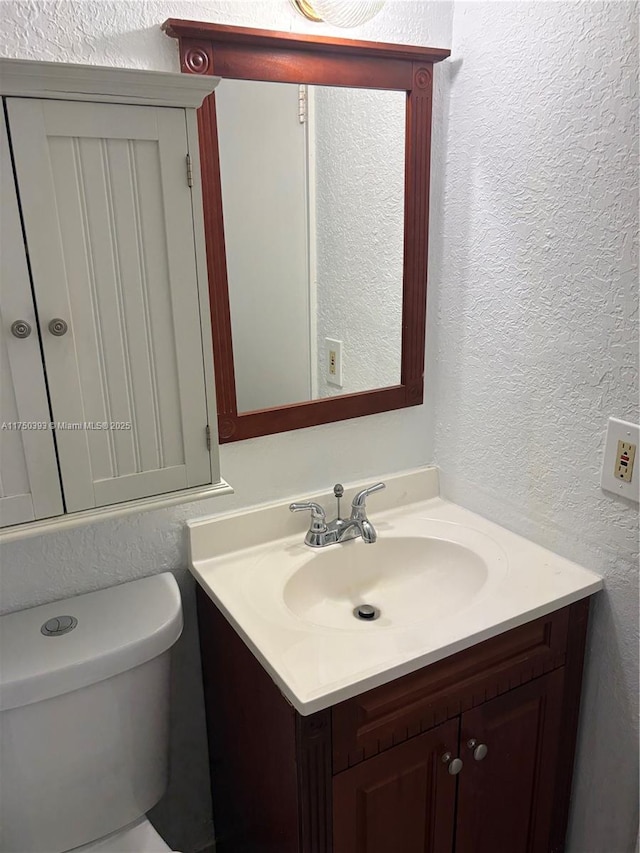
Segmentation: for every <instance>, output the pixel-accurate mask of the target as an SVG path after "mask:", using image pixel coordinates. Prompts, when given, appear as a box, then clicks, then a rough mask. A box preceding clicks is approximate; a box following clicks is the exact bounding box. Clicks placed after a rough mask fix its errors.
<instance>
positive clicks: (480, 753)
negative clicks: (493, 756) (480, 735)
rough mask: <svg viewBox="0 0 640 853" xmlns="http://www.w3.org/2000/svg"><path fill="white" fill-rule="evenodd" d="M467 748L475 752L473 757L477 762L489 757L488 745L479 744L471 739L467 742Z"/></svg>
mask: <svg viewBox="0 0 640 853" xmlns="http://www.w3.org/2000/svg"><path fill="white" fill-rule="evenodd" d="M467 746H468V747H469V749H471V750H473V757H474V758H475V760H476V761H482V759H483V758H486V757H487V753H488V752H489V747H488V746H487V745H486V743H478V741H477V740H476V739H475V738H471V740H469V741H467Z"/></svg>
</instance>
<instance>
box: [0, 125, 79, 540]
mask: <svg viewBox="0 0 640 853" xmlns="http://www.w3.org/2000/svg"><path fill="white" fill-rule="evenodd" d="M18 320H20V321H23V322H24V323H26V324H28V326H29V327H30V329H31V331H30V333H29V334H28V336H27V337H25V338H19V337H15V336H14V334H13V333H12V331H11V326H12V324H13V323H14V322H15V321H18ZM50 420H51V415H50V412H49V404H48V401H47V391H46V388H45V381H44V372H43V368H42V356H41V354H40V344H39V342H38V327H37V323H36V315H35V311H34V307H33V298H32V295H31V284H30V282H29V271H28V268H27V258H26V253H25V249H24V242H23V239H22V228H21V225H20V216H19V213H18V202H17V198H16V189H15V183H14V179H13V170H12V168H11V158H10V155H9V144H8V140H7V130H6V127H5V123H4V116H1V117H0V422H1V423H0V527H6V526H8V525H11V524H20V523H21V522H23V521H34V520H35V519H37V518H47V517H49V516H53V515H60V514H61V513H62V512H63V511H64V508H63V505H62V494H61V491H60V480H59V477H58V466H57V462H56V454H55V447H54V442H53V434H52V432H51V429H50Z"/></svg>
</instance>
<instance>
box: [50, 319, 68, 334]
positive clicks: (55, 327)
mask: <svg viewBox="0 0 640 853" xmlns="http://www.w3.org/2000/svg"><path fill="white" fill-rule="evenodd" d="M68 328H69V327H68V326H67V324H66V323H65V321H64V320H61V319H60V317H55V318H54V319H53V320H51V322H50V323H49V331H50V332H51V334H52V335H55V336H56V338H61V337H62V336H63V335H66V333H67V329H68Z"/></svg>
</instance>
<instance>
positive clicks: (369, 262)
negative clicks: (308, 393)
mask: <svg viewBox="0 0 640 853" xmlns="http://www.w3.org/2000/svg"><path fill="white" fill-rule="evenodd" d="M314 100H315V116H316V121H315V129H316V133H315V151H316V168H317V181H316V216H317V228H316V250H317V266H318V271H317V281H318V293H317V304H318V310H317V335H318V396H319V397H329V396H335V395H337V394H350V393H354V392H356V391H368V390H370V389H371V388H385V387H388V386H390V385H397V384H398V383H399V382H400V361H401V345H402V341H401V332H402V260H403V258H402V255H403V247H404V153H405V146H404V142H405V113H406V95H405V93H404V92H383V91H368V90H366V89H336V88H331V87H328V86H319V87H315V95H314ZM325 338H333V339H334V340H339V341H342V342H343V349H342V379H343V387H342V388H340V387H337V386H336V385H332V384H328V383H327V381H326V376H327V363H326V352H325Z"/></svg>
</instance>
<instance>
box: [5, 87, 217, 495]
mask: <svg viewBox="0 0 640 853" xmlns="http://www.w3.org/2000/svg"><path fill="white" fill-rule="evenodd" d="M7 109H8V115H9V125H10V129H11V136H12V140H13V148H14V161H15V168H16V174H17V178H18V188H19V194H20V201H21V204H22V210H23V215H24V223H25V236H26V241H27V247H28V251H29V256H30V260H31V268H32V273H33V287H34V292H35V296H36V303H37V308H38V314H39V317H40V323H41V331H42V344H43V350H44V360H45V366H46V372H47V379H48V383H49V390H50V395H51V405H52V410H53V418H54V420H55V421H56V422H62V423H66V424H69V426H68V427H67V428H58V429H57V431H56V439H57V448H58V456H59V462H60V471H61V474H62V483H63V488H64V495H65V501H66V506H67V511H69V512H72V511H75V510H83V509H89V508H92V507H100V506H106V505H109V504H114V503H119V502H122V501H129V500H135V499H137V498H144V497H148V496H153V495H158V494H163V493H166V492H173V491H178V490H181V489H186V488H190V487H193V486H201V485H205V484H209V483H211V482H212V471H211V458H210V453H209V449H208V440H207V422H208V417H207V400H206V392H205V374H204V359H205V354H204V352H203V344H202V338H201V333H200V329H201V326H200V302H199V291H198V278H197V269H196V259H195V252H194V220H193V210H192V197H191V189H190V187H189V183H188V178H187V161H186V157H187V152H188V137H187V124H186V114H185V110H183V109H175V108H166V107H153V106H137V105H122V104H106V103H80V102H71V101H55V100H50V101H49V100H38V99H20V98H9V99H8V100H7ZM56 319H59V320H61V321H63V322H62V323H58V324H57V326H56V325H53V326H52V325H51V324H52V322H54V321H55V320H56Z"/></svg>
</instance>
